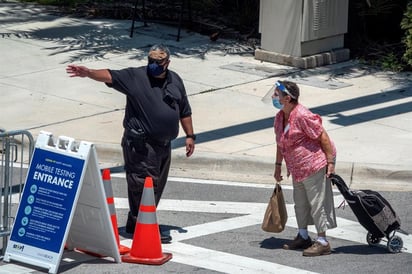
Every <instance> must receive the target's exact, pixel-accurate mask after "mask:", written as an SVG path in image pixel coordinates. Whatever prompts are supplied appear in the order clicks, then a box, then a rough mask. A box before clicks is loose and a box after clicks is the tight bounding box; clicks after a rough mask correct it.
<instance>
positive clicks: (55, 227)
mask: <svg viewBox="0 0 412 274" xmlns="http://www.w3.org/2000/svg"><path fill="white" fill-rule="evenodd" d="M84 164H85V161H84V160H82V159H78V158H74V157H70V156H67V155H62V154H58V153H55V152H50V151H47V150H43V149H38V148H36V149H35V151H34V153H33V158H32V162H31V164H30V168H29V172H28V175H27V180H26V184H25V186H24V190H23V195H22V198H21V201H20V205H19V209H18V212H17V216H16V220H15V223H14V227H13V230H12V234H11V236H10V240H12V241H16V242H19V243H21V244H27V245H31V246H34V247H38V248H41V249H45V250H49V251H52V252H56V253H58V252H59V251H60V247H61V245H62V241H63V237H64V233H65V232H66V228H67V224H68V221H69V218H70V215H71V213H72V212H71V211H72V207H73V204H74V199H75V197H76V194H77V191H78V187H79V183H80V178H81V176H82V171H83V167H84Z"/></svg>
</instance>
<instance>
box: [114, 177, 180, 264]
mask: <svg viewBox="0 0 412 274" xmlns="http://www.w3.org/2000/svg"><path fill="white" fill-rule="evenodd" d="M171 258H172V254H171V253H163V252H162V245H161V241H160V231H159V225H158V224H157V218H156V205H155V198H154V191H153V180H152V178H151V177H146V180H145V183H144V189H143V195H142V200H141V202H140V208H139V214H138V216H137V221H136V228H135V231H134V236H133V243H132V248H131V250H130V253H129V254H126V255H123V256H122V261H123V262H126V263H138V264H150V265H161V264H164V263H165V262H167V261H169V260H170V259H171Z"/></svg>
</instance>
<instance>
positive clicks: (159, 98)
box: [66, 45, 196, 243]
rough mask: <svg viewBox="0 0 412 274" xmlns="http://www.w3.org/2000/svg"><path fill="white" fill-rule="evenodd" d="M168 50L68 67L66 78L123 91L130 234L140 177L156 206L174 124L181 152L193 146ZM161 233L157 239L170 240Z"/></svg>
mask: <svg viewBox="0 0 412 274" xmlns="http://www.w3.org/2000/svg"><path fill="white" fill-rule="evenodd" d="M169 58H170V51H169V49H168V48H167V47H166V46H163V45H154V46H153V47H151V48H150V50H149V56H148V65H147V66H143V67H138V68H126V69H121V70H110V69H97V70H96V69H89V68H87V67H85V66H77V65H69V66H68V67H67V68H66V71H67V73H68V74H70V77H88V78H90V79H93V80H96V81H99V82H104V83H106V85H107V86H109V87H112V88H114V89H116V90H118V91H119V92H121V93H123V94H125V95H126V98H127V100H126V110H125V116H124V119H123V127H124V134H123V138H122V148H123V156H124V161H125V170H126V180H127V185H128V198H129V209H130V211H129V214H128V219H127V223H126V232H128V233H134V230H135V225H136V218H137V215H138V213H139V205H140V200H141V197H142V193H143V188H144V181H145V178H146V177H147V176H150V177H152V178H153V184H154V193H155V202H156V206H157V205H158V204H159V201H160V198H161V196H162V193H163V190H164V187H165V185H166V181H167V176H168V173H169V168H170V160H171V145H170V142H171V140H173V139H175V138H176V137H177V135H178V132H179V122H180V124H181V126H182V128H183V130H184V131H185V133H186V156H187V157H190V156H191V155H192V154H193V151H194V149H195V139H196V136H195V135H194V133H193V124H192V111H191V107H190V104H189V101H188V98H187V94H186V90H185V87H184V84H183V81H182V79H181V78H180V77H179V75H178V74H177V73H175V72H173V71H171V70H168V66H169V63H170V59H169ZM170 241H171V237H170V236H169V235H163V234H162V242H163V243H165V242H170Z"/></svg>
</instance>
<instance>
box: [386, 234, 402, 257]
mask: <svg viewBox="0 0 412 274" xmlns="http://www.w3.org/2000/svg"><path fill="white" fill-rule="evenodd" d="M402 247H403V241H402V238H401V237H399V236H397V235H394V236H392V237H390V238H389V240H388V250H389V252H391V253H398V252H401V249H402Z"/></svg>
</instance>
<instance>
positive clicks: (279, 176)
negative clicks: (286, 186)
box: [273, 165, 283, 182]
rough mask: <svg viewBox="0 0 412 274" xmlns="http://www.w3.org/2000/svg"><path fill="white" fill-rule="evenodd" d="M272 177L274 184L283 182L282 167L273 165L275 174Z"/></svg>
mask: <svg viewBox="0 0 412 274" xmlns="http://www.w3.org/2000/svg"><path fill="white" fill-rule="evenodd" d="M273 177H275V180H276V182H280V181H282V180H283V176H282V166H279V165H275V174H274V176H273Z"/></svg>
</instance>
